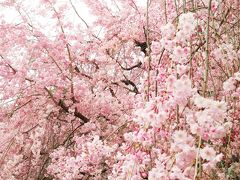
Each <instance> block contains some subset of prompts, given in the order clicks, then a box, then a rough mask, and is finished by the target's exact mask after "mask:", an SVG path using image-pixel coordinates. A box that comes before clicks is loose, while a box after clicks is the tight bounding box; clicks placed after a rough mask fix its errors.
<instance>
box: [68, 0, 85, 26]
mask: <svg viewBox="0 0 240 180" xmlns="http://www.w3.org/2000/svg"><path fill="white" fill-rule="evenodd" d="M69 2H70V4H71V6H72V8H73V10H74V12H75V13H76V14H77V16H78V17H79V19H80V20H81V21H82V22H83V23H84V24H85V26H86V27H87V28H89V25H88V24H87V22H86V21H85V20H84V19H83V18H82V17H81V16H80V14H79V13H78V11H77V9H76V7H75V6H74V4H73V3H72V1H71V0H69Z"/></svg>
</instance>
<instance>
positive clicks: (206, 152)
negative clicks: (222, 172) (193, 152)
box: [200, 146, 216, 161]
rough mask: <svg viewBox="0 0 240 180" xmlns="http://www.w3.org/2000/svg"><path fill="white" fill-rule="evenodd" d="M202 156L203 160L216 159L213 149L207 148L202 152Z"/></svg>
mask: <svg viewBox="0 0 240 180" xmlns="http://www.w3.org/2000/svg"><path fill="white" fill-rule="evenodd" d="M200 155H201V157H202V158H203V159H205V160H207V161H210V160H212V159H214V158H215V156H216V151H215V150H214V149H213V148H212V147H209V146H206V147H204V148H203V149H201V150H200Z"/></svg>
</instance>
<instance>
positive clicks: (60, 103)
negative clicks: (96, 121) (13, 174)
mask: <svg viewBox="0 0 240 180" xmlns="http://www.w3.org/2000/svg"><path fill="white" fill-rule="evenodd" d="M44 89H45V90H46V91H47V93H48V95H49V96H50V97H51V99H52V100H53V102H54V103H55V105H57V106H60V107H61V108H62V109H63V110H64V111H65V112H66V113H69V107H67V106H66V104H65V103H64V101H63V100H62V99H60V100H59V102H57V101H56V100H55V98H54V97H53V94H52V93H51V91H50V90H49V89H48V88H46V87H44ZM74 116H76V117H78V118H79V119H81V120H82V121H83V122H84V123H87V122H89V121H90V120H89V119H88V118H87V117H86V116H84V115H83V114H82V113H80V112H78V111H77V108H75V111H74Z"/></svg>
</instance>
